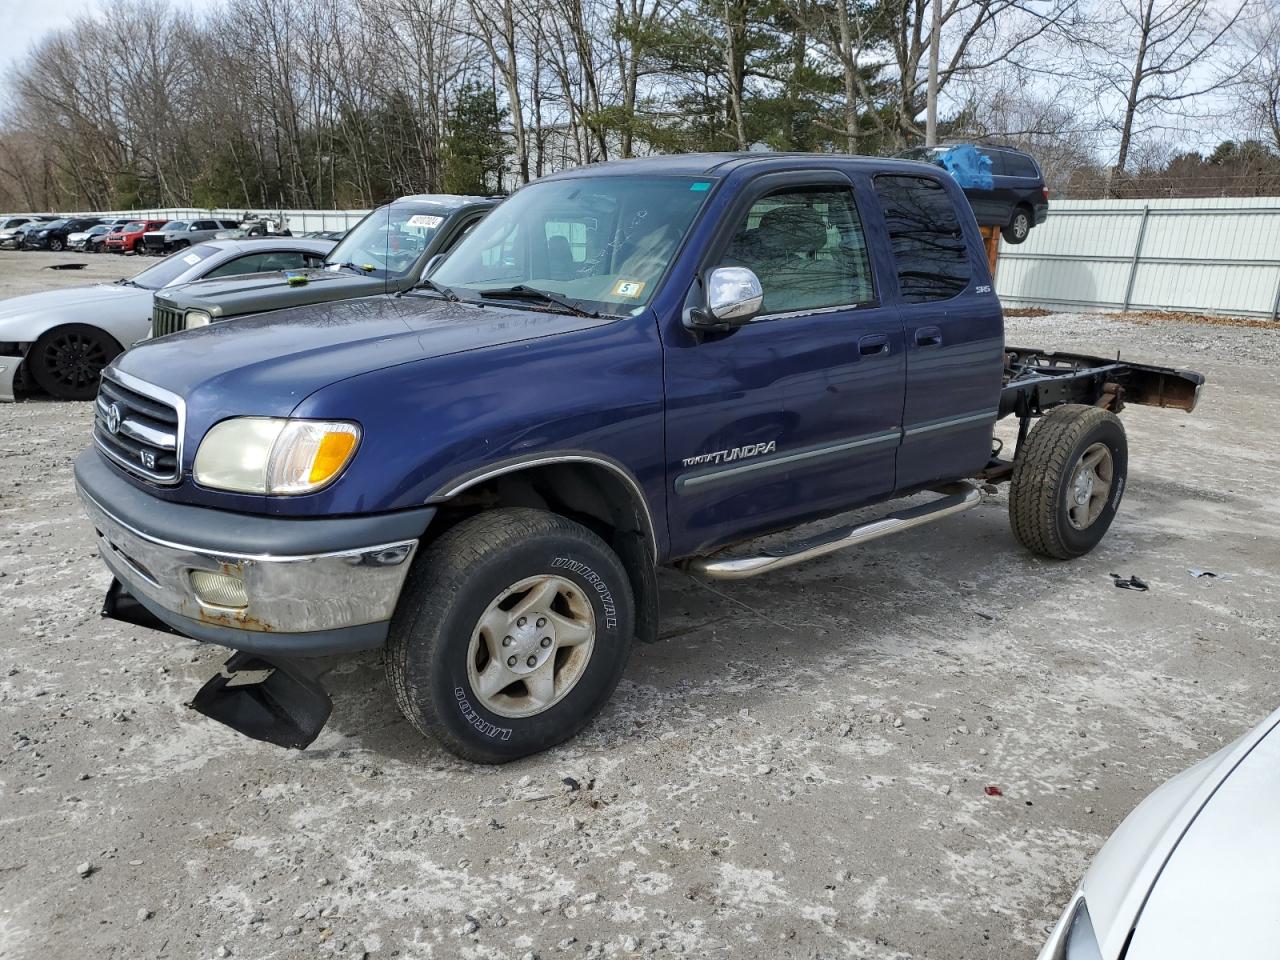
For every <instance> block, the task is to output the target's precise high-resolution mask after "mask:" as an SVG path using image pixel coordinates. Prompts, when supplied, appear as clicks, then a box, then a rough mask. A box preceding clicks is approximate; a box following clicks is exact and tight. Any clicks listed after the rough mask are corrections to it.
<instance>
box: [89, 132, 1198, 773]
mask: <svg viewBox="0 0 1280 960" xmlns="http://www.w3.org/2000/svg"><path fill="white" fill-rule="evenodd" d="M1202 382H1203V378H1202V377H1200V375H1199V374H1195V373H1190V372H1185V371H1176V370H1169V369H1165V368H1157V367H1146V366H1143V365H1138V364H1127V363H1121V362H1119V361H1108V360H1102V359H1099V358H1089V357H1077V356H1071V355H1063V354H1054V353H1051V352H1046V351H1042V350H1036V349H1022V348H1010V347H1007V346H1006V345H1005V343H1004V338H1003V323H1002V315H1001V310H1000V304H999V302H998V300H997V299H996V297H995V294H994V292H993V291H992V285H991V278H990V274H989V272H988V268H987V261H986V257H985V255H984V251H983V245H982V239H981V237H980V235H979V232H978V227H977V224H976V223H975V221H974V218H973V215H972V213H971V211H970V209H969V205H968V203H967V202H966V201H965V199H964V196H963V194H962V193H961V191H960V188H959V187H958V186H957V185H956V183H955V182H954V180H952V178H950V177H949V176H948V175H947V174H946V173H945V172H943V171H941V170H939V169H938V168H936V167H931V166H929V165H926V164H920V163H913V162H908V161H900V160H884V159H871V158H859V157H843V156H828V155H822V156H818V155H807V154H806V155H767V154H766V155H758V154H751V155H724V154H712V155H693V156H679V157H667V158H648V159H644V160H632V161H623V162H620V163H611V164H602V165H598V166H594V167H587V168H583V169H578V170H571V171H566V172H564V173H560V174H556V175H553V176H550V177H546V178H543V179H542V180H539V181H537V182H535V183H533V184H531V185H529V186H528V187H525V188H524V189H522V190H520V191H519V192H517V193H516V194H515V195H514V196H513V197H511V198H510V199H509V200H507V201H505V202H504V203H503V204H501V205H500V206H498V207H497V208H496V209H495V210H494V211H493V212H492V213H490V214H489V215H488V216H487V217H486V218H485V219H484V220H483V221H481V222H480V223H479V225H478V226H477V227H476V228H475V229H474V230H472V231H470V233H469V234H468V235H467V236H466V237H465V238H464V239H463V240H462V241H461V242H460V243H459V244H458V246H457V247H456V248H455V249H454V250H453V251H452V253H450V255H449V256H448V257H447V258H446V259H445V260H444V261H443V262H441V263H439V264H438V265H436V266H435V268H434V269H433V270H432V271H431V272H430V276H429V278H428V281H427V282H426V283H425V284H423V285H421V286H419V287H417V288H414V289H413V290H411V291H408V292H406V293H403V294H399V295H395V296H383V297H371V298H364V299H360V300H352V301H346V302H341V303H327V304H321V305H314V306H309V307H298V308H293V309H287V310H281V311H277V312H275V313H271V314H266V315H260V316H253V317H246V318H244V319H242V320H240V321H238V322H237V323H234V324H213V325H210V326H206V327H204V328H202V329H198V330H193V331H188V332H186V333H182V334H178V335H175V336H170V337H162V338H158V339H155V340H151V341H148V342H146V343H144V344H142V345H141V346H139V347H137V348H135V349H134V350H131V351H129V352H128V353H126V354H125V355H123V356H122V357H121V358H119V359H118V360H117V361H116V362H115V363H114V364H113V366H112V367H111V368H109V369H108V370H107V371H106V373H105V374H104V377H103V386H102V392H101V394H100V396H99V398H98V404H97V413H96V417H95V424H94V447H93V448H91V449H90V450H88V451H86V452H85V453H84V454H83V455H82V456H81V457H80V458H79V459H78V460H77V462H76V468H75V470H76V480H77V485H78V488H79V490H80V493H81V496H82V499H83V501H84V503H85V506H86V509H87V511H88V513H89V515H90V517H91V519H92V521H93V525H94V528H95V530H96V531H97V535H98V543H99V547H100V550H101V552H102V555H103V558H104V560H105V562H106V563H107V565H108V567H109V568H110V569H111V571H112V573H113V575H114V578H115V580H114V582H113V585H112V588H111V592H110V593H109V595H108V599H107V604H106V610H107V612H108V614H109V615H111V616H115V617H117V618H118V619H123V620H126V621H128V622H131V623H137V624H146V625H149V626H152V627H154V628H156V629H161V630H167V631H169V632H175V633H179V634H182V635H184V636H188V637H194V638H196V639H198V640H202V641H205V642H209V643H214V644H219V645H222V646H225V647H228V648H231V649H233V650H235V651H237V653H236V654H235V655H234V656H233V657H232V658H231V660H229V661H228V664H227V667H226V668H225V669H224V670H223V671H222V672H220V674H219V675H218V676H216V677H214V678H213V679H212V680H211V681H210V682H209V683H208V684H206V687H205V688H204V689H203V690H202V691H201V692H200V694H198V695H197V697H196V699H195V700H194V701H193V706H194V707H195V708H196V709H197V710H200V711H201V712H203V713H205V714H207V715H209V716H211V717H214V718H215V719H218V720H220V721H222V722H225V723H228V724H230V725H231V726H233V727H235V728H236V729H239V730H241V731H242V732H245V733H247V734H249V735H251V736H255V737H258V738H259V739H266V740H270V741H272V742H276V743H280V744H282V745H287V746H295V747H300V746H305V745H306V744H307V743H309V742H310V741H311V739H312V738H314V737H315V736H316V735H317V734H318V732H319V730H320V729H321V727H322V726H323V724H324V723H325V720H326V718H327V717H328V713H329V702H328V699H327V695H326V694H325V693H324V691H323V689H322V688H321V687H320V686H319V683H318V680H317V677H316V676H315V671H314V670H313V669H312V668H309V667H308V666H307V663H308V660H307V658H308V657H310V656H313V655H316V654H329V653H335V652H344V651H352V650H358V649H367V648H375V647H381V646H384V645H385V647H386V662H387V677H388V682H389V683H390V686H391V688H392V691H393V692H394V694H395V696H396V699H397V702H398V703H399V705H400V706H401V708H402V710H403V711H404V712H405V715H406V716H407V717H408V718H409V719H410V721H411V722H412V723H413V724H414V725H415V726H416V727H417V728H418V729H420V730H421V731H423V732H424V733H426V734H429V735H431V736H434V737H435V738H437V739H438V740H440V741H441V742H442V743H443V744H445V745H446V746H447V747H448V748H449V749H451V750H453V751H455V752H456V753H458V754H459V755H461V756H464V757H469V758H471V759H474V760H478V761H484V762H501V761H505V760H510V759H513V758H515V757H518V756H523V755H525V754H528V753H531V752H534V751H536V750H540V749H544V748H545V747H547V746H550V745H551V744H553V743H558V742H560V741H562V740H564V739H566V738H567V737H569V736H572V735H573V734H574V733H575V732H576V731H577V730H578V729H580V728H581V727H582V726H583V725H584V724H586V723H588V722H589V721H590V720H591V718H592V717H593V716H594V715H595V714H596V713H597V712H598V711H599V710H600V708H601V707H602V706H603V704H604V703H605V701H606V700H607V699H608V697H609V694H610V692H611V691H612V689H613V687H614V685H615V684H616V683H617V681H618V679H619V677H620V676H621V673H622V670H623V668H624V667H625V665H626V660H627V655H628V652H629V650H630V645H631V643H632V641H633V639H640V640H646V641H647V640H653V639H655V638H656V635H657V615H658V604H659V595H658V587H657V580H656V575H655V570H656V568H657V567H658V566H659V565H666V566H675V567H678V568H681V569H684V570H686V571H688V572H690V573H691V574H693V575H697V576H705V577H713V578H716V577H719V578H740V577H746V576H756V575H760V574H763V573H766V572H769V571H773V570H777V569H780V568H785V567H788V566H791V565H794V564H797V563H802V562H808V561H811V560H813V559H815V558H817V557H820V556H822V555H823V554H826V553H830V552H832V551H835V550H840V549H848V548H851V547H855V546H856V545H858V544H860V543H864V542H866V541H868V540H870V539H874V538H877V537H882V536H886V535H889V534H891V533H894V532H897V531H898V530H902V529H908V528H910V527H914V526H918V525H920V524H923V523H928V522H934V521H937V520H940V519H942V518H944V517H947V516H950V515H951V514H954V513H957V512H959V511H962V510H966V509H969V508H971V507H973V506H974V505H976V504H977V503H978V502H979V500H980V497H981V489H980V488H981V486H982V485H986V484H991V483H999V482H1009V483H1010V484H1011V494H1010V505H1011V506H1010V513H1011V523H1012V526H1013V529H1014V533H1015V536H1016V537H1017V539H1018V540H1019V541H1020V542H1021V543H1022V544H1023V545H1024V546H1026V547H1028V548H1029V549H1031V550H1033V551H1035V552H1037V553H1039V554H1042V555H1044V556H1048V557H1055V558H1059V559H1068V558H1071V557H1076V556H1081V555H1083V554H1084V553H1087V552H1088V551H1089V550H1090V549H1092V548H1093V546H1094V545H1096V544H1097V542H1098V541H1099V540H1100V539H1101V537H1102V535H1103V534H1104V533H1105V531H1106V529H1107V527H1108V526H1109V524H1110V522H1111V518H1112V517H1113V516H1114V513H1115V510H1116V509H1117V508H1118V505H1119V502H1120V497H1121V494H1122V492H1123V489H1124V482H1125V476H1126V469H1127V453H1126V446H1125V439H1124V431H1123V427H1122V426H1121V425H1120V421H1119V419H1118V417H1117V414H1118V413H1119V411H1120V410H1121V409H1122V407H1123V405H1124V403H1125V402H1138V403H1151V404H1157V405H1162V406H1174V407H1180V408H1182V409H1186V410H1190V409H1191V408H1192V407H1194V405H1195V400H1196V397H1197V396H1198V392H1199V387H1200V384H1201V383H1202ZM1003 416H1014V417H1017V418H1018V421H1019V443H1018V449H1017V450H1016V451H1015V453H1014V456H1013V457H1011V458H1001V457H999V456H997V455H996V454H997V453H998V451H999V445H998V444H995V443H993V428H994V426H995V423H996V421H997V420H998V419H999V418H1000V417H1003ZM917 493H920V494H926V495H927V497H928V499H925V500H923V501H922V502H918V501H919V500H920V498H915V500H914V501H913V502H911V503H909V504H906V505H898V506H895V505H893V504H891V503H890V501H895V500H898V499H899V498H902V497H905V496H907V495H910V494H917ZM881 503H884V504H886V507H885V509H886V510H888V511H889V512H887V513H885V514H884V515H883V516H882V517H880V518H878V519H876V520H874V521H871V522H869V523H866V522H859V523H852V524H850V523H848V522H844V521H841V520H839V519H838V518H839V516H840V515H841V514H844V513H846V512H848V511H850V510H853V509H855V508H859V507H865V506H869V505H873V504H881ZM1015 505H1016V508H1015ZM823 518H833V519H832V520H831V521H830V523H831V524H832V526H831V527H830V529H828V530H827V531H826V532H824V533H822V534H820V535H816V536H814V535H808V536H804V537H798V538H795V539H793V540H792V541H791V542H788V543H786V544H785V545H783V546H781V547H778V546H774V547H771V548H768V549H762V548H759V547H754V546H753V545H752V544H751V543H750V541H751V540H752V538H756V537H759V536H760V535H761V534H766V533H777V532H784V531H789V530H790V529H791V528H793V527H796V526H798V525H801V524H806V523H809V522H811V521H814V520H819V519H823ZM784 535H785V536H790V535H789V534H784ZM242 671H256V672H257V673H259V674H264V675H265V676H264V677H263V678H261V679H259V680H256V681H254V682H253V683H246V682H233V680H234V678H235V675H236V674H237V673H238V672H242Z"/></svg>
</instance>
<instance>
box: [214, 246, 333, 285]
mask: <svg viewBox="0 0 1280 960" xmlns="http://www.w3.org/2000/svg"><path fill="white" fill-rule="evenodd" d="M306 266H309V264H308V262H307V258H306V256H305V255H304V254H302V253H298V252H296V251H293V250H276V251H273V252H270V253H251V254H248V255H247V256H243V257H237V258H236V259H234V260H231V261H229V262H227V263H224V264H223V265H222V266H220V267H216V268H215V269H213V270H210V271H209V272H208V273H207V274H205V276H206V277H207V278H208V279H214V278H217V277H238V276H241V275H242V274H246V273H268V272H271V271H274V270H301V269H302V268H303V267H306Z"/></svg>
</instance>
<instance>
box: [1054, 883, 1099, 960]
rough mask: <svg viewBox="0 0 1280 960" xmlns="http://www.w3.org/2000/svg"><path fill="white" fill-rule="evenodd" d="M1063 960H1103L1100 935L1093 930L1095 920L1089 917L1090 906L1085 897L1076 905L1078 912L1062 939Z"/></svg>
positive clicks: (1072, 918)
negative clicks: (1087, 904)
mask: <svg viewBox="0 0 1280 960" xmlns="http://www.w3.org/2000/svg"><path fill="white" fill-rule="evenodd" d="M1060 956H1061V960H1102V950H1101V948H1099V946H1098V937H1097V935H1096V934H1095V933H1094V932H1093V921H1092V920H1091V919H1090V918H1089V908H1088V906H1086V905H1085V902H1084V897H1081V898H1080V902H1079V903H1078V904H1077V905H1076V912H1075V914H1074V915H1073V916H1072V917H1071V925H1070V926H1069V927H1068V928H1067V935H1066V937H1064V938H1063V940H1062V953H1061V954H1060Z"/></svg>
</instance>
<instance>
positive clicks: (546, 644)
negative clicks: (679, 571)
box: [542, 637, 551, 647]
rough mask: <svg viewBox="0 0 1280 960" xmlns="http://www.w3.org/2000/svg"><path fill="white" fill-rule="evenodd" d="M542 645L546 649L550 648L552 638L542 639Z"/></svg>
mask: <svg viewBox="0 0 1280 960" xmlns="http://www.w3.org/2000/svg"><path fill="white" fill-rule="evenodd" d="M542 645H543V646H544V647H549V646H551V638H550V637H543V638H542Z"/></svg>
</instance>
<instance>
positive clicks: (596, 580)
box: [551, 557, 618, 630]
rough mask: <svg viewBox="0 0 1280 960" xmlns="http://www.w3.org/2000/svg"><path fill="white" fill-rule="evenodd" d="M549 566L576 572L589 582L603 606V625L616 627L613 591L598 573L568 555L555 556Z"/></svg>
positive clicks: (612, 628)
mask: <svg viewBox="0 0 1280 960" xmlns="http://www.w3.org/2000/svg"><path fill="white" fill-rule="evenodd" d="M551 566H552V567H554V568H556V569H559V570H568V571H569V572H570V573H576V574H577V575H578V576H580V577H582V579H583V580H586V581H587V583H589V584H591V589H593V590H595V592H596V595H597V596H599V597H600V603H601V604H602V605H603V606H604V618H605V626H606V627H607V628H608V629H610V630H616V629H617V627H618V608H617V606H616V605H615V604H614V601H613V591H612V590H610V589H609V585H608V584H607V583H605V581H604V578H603V577H601V576H600V574H598V573H596V572H595V571H594V570H592V569H591V568H590V567H589V566H587V565H586V564H585V563H582V562H581V561H578V560H572V559H570V558H569V557H556V558H555V559H554V560H552V561H551Z"/></svg>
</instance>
